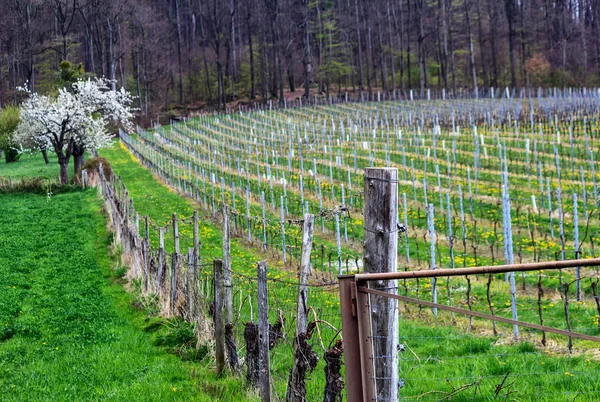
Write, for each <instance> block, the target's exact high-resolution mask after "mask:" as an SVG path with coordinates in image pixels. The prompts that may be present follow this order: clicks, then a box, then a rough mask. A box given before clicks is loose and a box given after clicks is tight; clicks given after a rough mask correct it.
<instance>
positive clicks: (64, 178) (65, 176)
mask: <svg viewBox="0 0 600 402" xmlns="http://www.w3.org/2000/svg"><path fill="white" fill-rule="evenodd" d="M58 164H59V165H60V184H64V185H67V184H69V159H68V158H67V157H65V156H62V157H60V156H59V157H58Z"/></svg>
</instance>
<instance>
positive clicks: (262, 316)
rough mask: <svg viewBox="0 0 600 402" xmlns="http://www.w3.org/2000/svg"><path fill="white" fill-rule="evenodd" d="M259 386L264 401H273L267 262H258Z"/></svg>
mask: <svg viewBox="0 0 600 402" xmlns="http://www.w3.org/2000/svg"><path fill="white" fill-rule="evenodd" d="M257 271H258V388H259V392H260V397H261V400H262V401H263V402H270V401H271V378H270V358H269V296H268V290H267V262H266V261H260V262H259V263H258V269H257Z"/></svg>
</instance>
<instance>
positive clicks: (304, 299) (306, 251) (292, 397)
mask: <svg viewBox="0 0 600 402" xmlns="http://www.w3.org/2000/svg"><path fill="white" fill-rule="evenodd" d="M314 219H315V218H314V216H313V215H310V214H306V215H304V224H303V226H302V254H301V262H300V274H299V283H298V304H297V310H296V336H295V337H294V364H293V365H292V369H291V371H290V378H289V382H288V389H287V392H286V398H285V400H286V401H287V402H292V401H293V402H295V401H305V400H306V386H305V385H304V381H305V378H304V377H305V376H304V375H300V374H299V371H298V367H299V365H300V362H299V361H298V360H299V359H298V357H299V356H298V355H299V353H298V348H299V344H298V339H299V337H300V334H303V333H306V326H307V322H308V318H307V317H308V276H309V275H310V270H311V267H310V255H311V252H312V241H313V231H314ZM300 389H303V390H304V392H300Z"/></svg>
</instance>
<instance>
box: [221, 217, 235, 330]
mask: <svg viewBox="0 0 600 402" xmlns="http://www.w3.org/2000/svg"><path fill="white" fill-rule="evenodd" d="M223 278H224V279H223V283H224V285H223V286H224V287H225V288H224V291H223V296H224V299H225V323H226V324H229V323H231V322H233V314H232V299H231V246H230V240H229V207H228V206H225V207H224V208H223Z"/></svg>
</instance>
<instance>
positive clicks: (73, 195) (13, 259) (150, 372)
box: [0, 158, 252, 401]
mask: <svg viewBox="0 0 600 402" xmlns="http://www.w3.org/2000/svg"><path fill="white" fill-rule="evenodd" d="M31 161H33V163H31V164H30V162H31ZM31 161H28V160H22V161H21V162H19V163H18V164H15V165H14V168H13V166H12V165H11V171H12V172H20V173H19V175H21V176H22V177H25V176H27V175H31V174H35V173H37V171H38V170H37V169H38V167H39V165H40V164H39V160H38V159H36V158H33V159H32V160H31ZM17 165H19V166H18V168H16V167H17ZM3 168H4V166H3ZM0 173H1V174H4V173H5V171H4V170H1V171H0ZM110 244H111V235H110V234H109V233H108V232H107V230H106V227H105V220H104V216H103V214H102V207H101V201H100V200H99V199H98V198H97V194H96V191H95V190H88V191H85V192H81V191H78V190H74V191H71V192H68V193H63V194H59V195H55V196H52V197H51V198H49V199H48V198H47V197H46V196H45V195H33V194H26V193H21V194H3V195H0V278H2V279H1V280H0V285H1V289H0V394H1V395H2V396H1V397H0V399H1V400H2V401H42V400H57V401H89V400H111V401H134V400H135V401H169V400H186V401H188V400H194V401H212V400H224V399H230V398H233V397H235V398H237V399H240V398H241V399H244V400H252V397H251V396H249V394H248V393H247V391H246V390H245V389H244V388H243V387H242V386H235V385H231V384H230V383H231V380H230V379H223V380H219V379H216V378H215V376H214V375H212V374H211V373H212V370H211V368H212V363H211V362H210V360H209V359H204V360H202V359H200V360H198V356H196V357H197V359H196V361H183V360H182V359H181V358H180V357H178V356H175V355H173V354H171V353H168V352H170V351H171V350H170V349H171V348H169V346H170V343H172V342H170V341H169V336H170V335H181V334H182V333H183V331H182V330H181V328H182V327H183V325H182V324H181V323H179V322H177V321H173V322H166V323H165V325H164V326H163V327H164V328H163V329H162V330H160V331H157V332H147V331H144V329H145V328H147V327H148V326H149V322H148V314H147V312H146V311H143V310H142V308H141V306H140V304H139V302H138V301H137V299H136V298H135V297H134V295H133V294H131V293H128V292H126V291H125V289H124V287H123V282H122V280H121V279H120V278H119V270H115V269H114V268H115V266H114V264H115V262H114V260H113V259H111V258H110V255H112V253H111V247H110ZM175 342H177V341H175ZM157 343H161V344H163V345H165V347H157V346H155V345H156V344H157ZM177 346H181V345H177ZM200 357H203V356H200Z"/></svg>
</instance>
